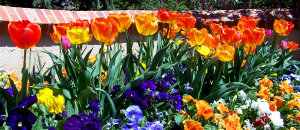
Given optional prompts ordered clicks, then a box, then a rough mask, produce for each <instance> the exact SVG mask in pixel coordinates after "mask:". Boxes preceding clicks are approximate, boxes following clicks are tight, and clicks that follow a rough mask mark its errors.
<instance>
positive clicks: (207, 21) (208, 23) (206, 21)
mask: <svg viewBox="0 0 300 130" xmlns="http://www.w3.org/2000/svg"><path fill="white" fill-rule="evenodd" d="M201 21H202V22H203V24H204V25H206V26H210V24H212V23H213V21H212V20H211V19H203V18H201Z"/></svg>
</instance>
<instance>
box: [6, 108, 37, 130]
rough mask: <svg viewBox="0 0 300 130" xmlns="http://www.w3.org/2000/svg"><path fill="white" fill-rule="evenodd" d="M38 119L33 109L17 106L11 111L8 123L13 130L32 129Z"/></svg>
mask: <svg viewBox="0 0 300 130" xmlns="http://www.w3.org/2000/svg"><path fill="white" fill-rule="evenodd" d="M36 120H37V118H36V116H35V115H34V114H33V113H32V112H31V111H29V110H27V109H25V108H18V107H16V108H14V109H12V110H11V111H9V113H8V117H7V119H6V125H7V126H10V127H11V128H12V129H13V130H30V129H31V128H32V125H33V124H34V123H35V122H36Z"/></svg>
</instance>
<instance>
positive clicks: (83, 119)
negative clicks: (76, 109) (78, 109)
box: [64, 114, 102, 130]
mask: <svg viewBox="0 0 300 130" xmlns="http://www.w3.org/2000/svg"><path fill="white" fill-rule="evenodd" d="M101 127H102V125H101V119H100V118H99V117H98V116H97V115H95V114H91V115H83V114H80V115H72V116H71V117H69V118H68V119H67V120H66V123H65V124H64V129H65V130H79V129H83V130H98V129H101Z"/></svg>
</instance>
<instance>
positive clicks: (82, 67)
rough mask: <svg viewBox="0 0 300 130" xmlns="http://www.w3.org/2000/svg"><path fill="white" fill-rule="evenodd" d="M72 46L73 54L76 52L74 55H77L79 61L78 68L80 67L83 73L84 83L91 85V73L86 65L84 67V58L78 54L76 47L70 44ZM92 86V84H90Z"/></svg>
mask: <svg viewBox="0 0 300 130" xmlns="http://www.w3.org/2000/svg"><path fill="white" fill-rule="evenodd" d="M72 48H73V49H74V51H75V54H76V57H77V60H78V61H79V64H80V68H81V71H82V73H83V76H84V79H85V83H86V85H87V86H92V82H91V78H90V77H91V75H90V73H89V72H88V71H87V69H86V68H87V67H86V64H85V62H84V60H83V59H82V57H81V55H80V52H79V51H78V50H77V49H76V47H75V46H74V45H73V44H72ZM92 87H94V86H92Z"/></svg>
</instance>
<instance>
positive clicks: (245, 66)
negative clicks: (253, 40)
mask: <svg viewBox="0 0 300 130" xmlns="http://www.w3.org/2000/svg"><path fill="white" fill-rule="evenodd" d="M251 50H252V46H251V47H250V49H249V52H248V54H247V56H246V63H245V64H246V65H244V68H243V69H244V71H246V68H247V62H248V59H249V56H250V53H251ZM242 64H243V61H242ZM242 64H239V65H242Z"/></svg>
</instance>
